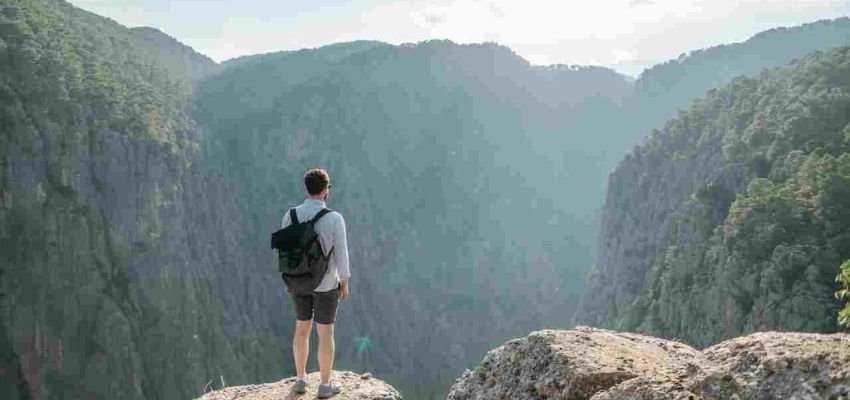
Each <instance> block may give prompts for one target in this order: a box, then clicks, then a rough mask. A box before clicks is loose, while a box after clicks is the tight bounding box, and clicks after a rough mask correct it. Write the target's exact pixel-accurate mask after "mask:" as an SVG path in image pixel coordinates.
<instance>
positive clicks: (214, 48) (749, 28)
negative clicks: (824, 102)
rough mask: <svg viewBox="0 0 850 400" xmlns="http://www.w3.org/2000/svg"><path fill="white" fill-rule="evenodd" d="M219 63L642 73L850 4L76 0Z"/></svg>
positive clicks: (830, 0) (825, 0)
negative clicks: (466, 46)
mask: <svg viewBox="0 0 850 400" xmlns="http://www.w3.org/2000/svg"><path fill="white" fill-rule="evenodd" d="M71 3H72V4H74V5H76V6H78V7H81V8H83V9H86V10H88V11H92V12H95V13H97V14H100V15H103V16H106V17H109V18H112V19H114V20H116V21H118V22H120V23H122V24H124V25H127V26H131V27H133V26H152V27H155V28H158V29H160V30H162V31H163V32H165V33H167V34H169V35H171V36H173V37H175V38H177V39H178V40H180V41H181V42H183V43H185V44H187V45H189V46H192V47H193V48H194V49H195V50H197V51H199V52H201V53H203V54H205V55H207V56H209V57H211V58H212V59H214V60H216V61H224V60H226V59H230V58H234V57H238V56H243V55H250V54H257V53H267V52H272V51H278V50H296V49H301V48H313V47H319V46H322V45H326V44H331V43H336V42H346V41H352V40H359V39H369V40H379V41H382V42H386V43H391V44H401V43H406V42H419V41H422V40H427V39H450V40H452V41H454V42H457V43H477V42H484V41H491V42H497V43H500V44H503V45H506V46H508V47H510V48H511V49H513V50H514V51H515V52H516V53H517V54H519V55H520V56H522V57H523V58H525V59H526V60H528V61H530V62H531V63H533V64H554V63H562V64H581V65H602V66H608V67H611V68H614V69H616V70H618V71H620V72H624V73H628V74H631V75H637V74H638V73H640V71H641V70H642V69H643V68H644V67H646V66H650V65H652V64H655V63H657V62H661V61H665V60H668V59H672V58H676V57H677V56H678V55H679V54H681V53H686V52H688V51H691V50H696V49H700V48H705V47H711V46H716V45H719V44H724V43H731V42H739V41H743V40H746V39H747V38H749V37H750V36H752V35H754V34H756V33H758V32H760V31H763V30H767V29H770V28H775V27H779V26H795V25H800V24H803V23H807V22H814V21H816V20H818V19H832V18H838V17H842V16H846V15H850V0H761V1H747V0H593V1H574V0H562V1H552V0H548V1H544V0H521V1H516V0H500V1H496V0H434V1H421V0H412V1H387V0H371V1H369V0H354V1H347V2H346V1H341V0H312V1H310V0H305V1H292V0H239V1H227V0H178V1H167V0H71Z"/></svg>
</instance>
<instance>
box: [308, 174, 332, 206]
mask: <svg viewBox="0 0 850 400" xmlns="http://www.w3.org/2000/svg"><path fill="white" fill-rule="evenodd" d="M304 187H305V188H306V189H307V194H308V195H310V198H314V199H321V200H327V198H328V193H329V190H328V189H330V187H331V177H330V176H329V175H328V171H325V170H323V169H320V168H312V169H310V170H308V171H307V172H306V173H305V174H304Z"/></svg>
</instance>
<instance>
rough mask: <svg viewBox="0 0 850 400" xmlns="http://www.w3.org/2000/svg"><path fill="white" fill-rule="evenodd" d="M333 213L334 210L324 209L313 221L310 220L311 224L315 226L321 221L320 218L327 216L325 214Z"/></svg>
mask: <svg viewBox="0 0 850 400" xmlns="http://www.w3.org/2000/svg"><path fill="white" fill-rule="evenodd" d="M331 211H333V210H331V209H330V208H323V209H321V210H319V212H318V213H317V214H316V216H315V217H313V219H311V220H310V223H311V224H315V223H316V221H318V220H319V218H322V217H324V216H325V214H327V213H329V212H331Z"/></svg>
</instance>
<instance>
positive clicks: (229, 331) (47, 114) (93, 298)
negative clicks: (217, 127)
mask: <svg viewBox="0 0 850 400" xmlns="http://www.w3.org/2000/svg"><path fill="white" fill-rule="evenodd" d="M0 26H2V29H0V39H2V42H0V43H2V46H0V99H2V101H0V103H2V104H3V107H0V108H2V110H0V125H2V136H0V141H2V146H0V148H2V151H0V165H2V170H0V194H1V195H2V196H0V198H2V207H0V293H2V297H1V298H0V312H2V316H0V320H2V324H0V333H2V339H0V345H1V346H2V348H0V357H2V361H3V362H4V365H3V366H2V371H3V372H2V374H0V388H2V389H0V392H2V393H3V394H4V395H5V396H4V398H11V399H15V398H33V399H44V398H67V397H78V398H126V399H133V398H138V399H141V398H190V397H194V396H195V395H198V394H199V393H201V390H202V388H203V385H204V384H205V383H206V382H208V381H209V380H210V379H211V378H212V377H219V376H224V377H225V378H226V379H227V380H228V381H230V382H247V381H257V380H271V379H273V378H276V377H277V376H276V373H275V368H274V367H273V366H272V365H273V364H275V363H276V362H277V361H278V359H279V357H280V356H281V355H282V354H283V350H282V348H281V345H280V343H282V340H280V338H277V337H275V335H276V333H278V332H282V331H284V327H283V326H281V323H280V322H279V319H278V318H276V316H275V315H273V314H272V313H273V312H274V311H273V310H279V309H280V308H281V307H282V300H283V296H282V294H281V293H280V292H279V290H278V289H279V287H278V286H272V285H270V283H269V281H268V279H266V278H267V275H266V274H265V271H264V270H263V269H262V267H261V264H259V263H258V262H257V260H258V258H257V256H256V254H255V253H252V252H251V250H250V249H246V247H245V246H244V241H243V240H244V237H245V231H244V226H246V223H245V222H244V221H243V220H242V219H241V214H240V213H239V209H238V208H237V206H236V204H235V202H234V200H233V198H232V197H230V196H228V193H230V191H231V188H229V187H228V186H227V185H226V184H224V183H223V182H222V181H221V180H220V179H218V178H217V177H215V176H213V175H210V174H208V173H207V172H205V171H202V170H201V169H199V164H200V163H201V162H202V160H201V156H200V153H199V151H198V149H199V146H198V141H199V140H200V131H199V130H198V128H196V127H195V126H193V122H192V121H191V119H189V118H188V117H187V116H186V114H185V113H184V111H183V110H184V109H185V107H186V106H187V104H188V103H187V100H188V95H189V92H188V85H184V84H183V83H187V82H190V81H191V77H188V76H181V75H172V74H171V73H170V72H169V70H168V69H167V68H165V67H163V66H162V64H161V63H160V61H161V58H162V57H166V55H164V54H165V53H160V54H152V53H151V51H150V48H149V47H147V46H149V44H142V43H139V42H137V39H136V38H135V36H134V35H133V33H132V32H130V31H129V30H127V29H125V28H123V27H121V26H119V25H118V24H115V23H114V22H111V21H108V20H105V19H103V18H100V17H97V16H95V15H92V14H89V13H86V12H83V11H80V10H78V9H75V8H74V7H72V6H70V5H68V4H67V3H65V2H62V1H47V0H45V1H7V2H3V3H2V6H0ZM199 59H200V58H199ZM205 68H208V69H214V68H215V66H214V65H212V64H208V65H207V66H206V67H205ZM275 283H277V282H275ZM254 291H261V292H263V293H267V294H268V295H267V296H265V297H261V296H251V295H250V293H253V292H254ZM275 294H277V295H275Z"/></svg>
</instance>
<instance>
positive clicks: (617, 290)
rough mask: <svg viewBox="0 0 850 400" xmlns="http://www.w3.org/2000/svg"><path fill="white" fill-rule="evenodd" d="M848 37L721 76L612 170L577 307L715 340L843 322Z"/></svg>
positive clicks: (597, 321)
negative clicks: (781, 63)
mask: <svg viewBox="0 0 850 400" xmlns="http://www.w3.org/2000/svg"><path fill="white" fill-rule="evenodd" d="M847 57H848V49H847V48H839V49H836V50H834V51H831V52H828V53H821V52H817V53H814V54H811V55H809V56H806V57H804V58H802V59H800V60H799V61H797V62H795V63H793V64H792V65H790V66H788V67H783V68H778V69H775V70H771V71H769V72H765V73H762V74H761V75H760V76H759V77H757V78H739V79H736V80H734V81H733V82H732V83H731V84H729V85H727V86H725V87H723V88H721V89H718V90H712V91H710V92H709V94H708V95H707V96H706V98H704V99H700V100H698V101H697V102H695V103H694V105H693V106H692V107H691V108H690V109H689V110H687V111H685V112H682V113H680V114H679V117H678V118H676V119H674V120H672V121H670V122H668V123H667V125H666V126H665V127H664V130H663V131H654V132H653V133H652V134H651V135H650V137H649V138H648V139H647V140H646V142H645V143H644V144H642V145H641V146H639V147H637V148H636V149H635V150H634V151H633V152H632V153H631V154H630V155H629V156H627V157H626V159H625V160H624V161H623V162H622V163H621V164H620V166H619V167H618V169H617V171H616V172H615V173H614V174H612V176H611V179H610V186H609V190H608V196H607V199H606V205H605V214H604V215H603V221H602V232H601V234H600V241H599V251H598V256H599V259H598V261H597V268H596V269H595V271H594V272H593V273H592V275H591V277H590V280H589V286H588V290H587V292H586V295H585V297H584V299H583V303H582V307H581V309H580V311H579V313H578V314H577V320H578V321H580V322H587V323H591V324H594V325H602V326H614V327H618V328H620V329H641V330H644V331H646V332H650V333H654V334H658V335H662V336H666V337H671V336H672V337H678V338H681V339H684V340H686V341H689V342H692V343H697V344H699V345H708V344H711V343H715V342H717V341H718V340H722V339H724V338H729V337H733V336H735V335H737V334H740V333H742V332H752V331H755V330H767V329H778V330H814V331H833V330H835V329H836V327H837V326H836V323H835V312H836V309H837V303H836V301H835V299H834V298H833V297H832V292H833V291H834V282H833V281H834V278H835V275H836V274H837V271H838V266H839V265H840V263H841V261H842V260H845V259H847V258H848V257H850V246H848V244H850V242H848V234H847V226H848V225H847V221H848V219H847V218H848V201H850V200H848V199H850V198H848V197H847V196H846V193H848V188H850V187H848V183H850V180H848V173H847V163H848V162H850V155H848V154H847V151H848V148H850V147H848V146H849V145H850V142H848V136H847V126H848V123H850V119H848V114H847V110H848V105H849V104H850V102H848V94H847V93H848V91H850V90H848V89H850V87H848V81H847V76H850V75H848V69H847V68H848V61H847Z"/></svg>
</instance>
